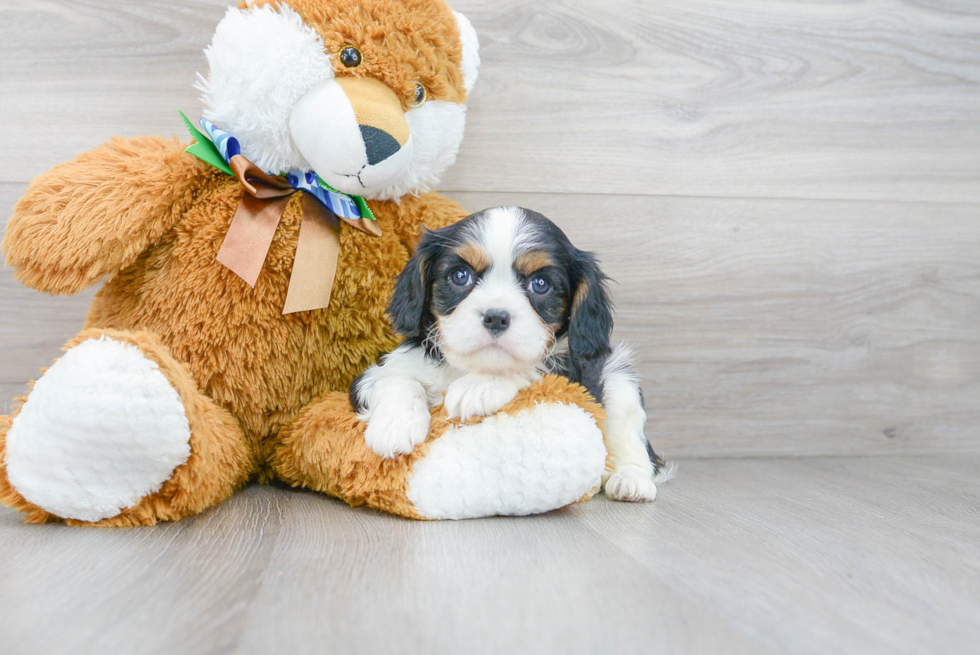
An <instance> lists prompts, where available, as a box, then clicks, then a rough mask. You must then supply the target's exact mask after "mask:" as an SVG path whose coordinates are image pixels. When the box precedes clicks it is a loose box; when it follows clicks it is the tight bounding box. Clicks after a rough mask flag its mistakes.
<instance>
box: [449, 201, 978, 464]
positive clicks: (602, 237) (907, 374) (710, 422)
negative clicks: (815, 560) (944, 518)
mask: <svg viewBox="0 0 980 655" xmlns="http://www.w3.org/2000/svg"><path fill="white" fill-rule="evenodd" d="M451 195H453V196H454V197H455V199H456V200H458V201H460V202H461V203H462V204H463V205H464V206H466V207H470V208H474V209H478V208H482V207H486V206H494V205H498V204H511V203H513V204H518V205H523V206H527V207H531V208H534V209H537V210H539V211H542V212H543V213H545V214H546V215H548V216H550V217H552V218H553V219H554V220H556V221H557V222H558V223H559V224H560V225H562V226H563V227H564V228H565V229H566V231H567V232H568V234H569V237H570V238H571V239H572V241H573V242H574V243H576V244H578V245H579V246H580V247H583V248H586V249H591V250H595V251H597V252H598V253H599V255H600V257H601V259H602V261H603V262H604V263H605V268H606V270H607V272H608V273H609V274H610V275H611V276H612V277H613V278H614V280H616V283H615V284H614V285H613V287H612V290H613V295H614V298H615V300H616V303H617V307H618V311H617V314H616V320H617V331H616V335H617V338H618V339H621V340H626V341H629V342H631V343H632V344H634V346H635V347H636V349H637V353H638V356H639V359H640V362H641V364H640V367H639V368H640V371H641V372H642V375H643V379H644V385H645V390H644V391H645V398H646V402H647V407H648V410H649V414H650V419H649V422H648V427H647V435H648V436H649V437H650V438H651V440H652V441H653V443H654V444H655V446H659V447H661V448H662V449H663V450H665V451H666V452H667V454H668V455H670V454H674V455H682V456H685V457H690V456H716V457H717V456H744V455H753V454H754V455H818V454H884V453H899V452H909V453H912V452H934V451H943V450H949V451H961V452H980V427H978V426H980V403H978V402H977V399H978V398H980V333H978V332H977V325H978V324H980V259H978V258H977V253H978V252H980V230H978V228H977V226H978V222H977V219H978V217H980V207H978V206H977V205H932V204H903V203H868V202H826V201H798V200H767V201H759V200H734V199H728V200H726V199H688V198H649V197H640V196H635V197H622V196H621V197H616V198H610V197H608V196H588V195H566V196H559V195H549V194H543V195H533V194H532V195H522V194H476V193H455V194H451Z"/></svg>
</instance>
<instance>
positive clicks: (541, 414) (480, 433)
mask: <svg viewBox="0 0 980 655" xmlns="http://www.w3.org/2000/svg"><path fill="white" fill-rule="evenodd" d="M605 461H606V449H605V447H604V445H603V442H602V433H601V432H600V431H599V428H598V427H597V426H596V423H595V420H594V419H593V418H592V416H591V415H590V414H589V413H588V412H586V411H585V410H584V409H582V408H581V407H578V406H576V405H570V404H569V405H566V404H561V403H547V404H545V403H541V404H537V405H535V406H533V407H525V408H523V409H520V410H517V411H511V412H508V411H505V412H502V413H501V414H498V415H496V416H491V417H489V418H486V419H484V420H483V421H482V422H479V423H476V424H470V425H460V426H454V427H451V428H449V430H447V431H446V433H445V434H443V435H442V437H441V438H439V439H437V440H435V441H433V442H432V443H430V444H429V451H428V453H427V454H426V456H425V457H424V458H421V459H419V460H418V461H417V462H415V466H414V469H413V471H412V474H411V475H410V476H409V478H408V490H407V494H406V495H407V497H408V499H409V500H410V501H411V502H412V504H413V505H414V506H415V509H416V510H417V511H418V512H419V514H420V515H421V516H423V517H425V518H432V519H468V518H477V517H481V516H495V515H511V516H515V515H516V516H521V515H526V514H539V513H541V512H547V511H549V510H553V509H557V508H559V507H564V506H565V505H570V504H572V503H574V502H576V501H578V500H579V499H581V498H582V497H584V496H586V495H588V494H589V493H590V492H591V491H593V490H595V489H596V488H597V487H598V485H599V481H600V478H601V476H602V471H603V468H604V466H605Z"/></svg>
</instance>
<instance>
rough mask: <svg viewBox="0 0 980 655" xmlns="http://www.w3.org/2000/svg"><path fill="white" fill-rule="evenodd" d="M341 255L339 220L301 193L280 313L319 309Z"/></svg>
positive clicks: (326, 297)
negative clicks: (290, 269) (293, 250)
mask: <svg viewBox="0 0 980 655" xmlns="http://www.w3.org/2000/svg"><path fill="white" fill-rule="evenodd" d="M339 257H340V221H338V220H337V217H336V216H334V215H333V214H332V213H331V212H329V211H328V210H327V208H326V207H324V206H323V205H321V204H320V203H319V202H318V201H317V200H316V199H315V198H311V197H310V196H308V195H304V196H303V222H302V223H300V226H299V242H298V243H297V244H296V258H295V259H294V260H293V272H292V275H290V276H289V290H288V291H287V292H286V305H285V307H283V308H282V313H283V314H292V313H293V312H305V311H307V310H311V309H321V308H323V307H326V306H327V305H329V304H330V291H331V289H333V279H334V277H335V276H336V275H337V260H338V258H339Z"/></svg>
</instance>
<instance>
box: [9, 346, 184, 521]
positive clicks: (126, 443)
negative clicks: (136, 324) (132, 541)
mask: <svg viewBox="0 0 980 655" xmlns="http://www.w3.org/2000/svg"><path fill="white" fill-rule="evenodd" d="M190 436H191V433H190V425H189V424H188V421H187V415H186V413H185V411H184V405H183V403H182V402H181V399H180V396H179V395H178V394H177V391H176V390H174V388H173V387H172V386H171V384H170V382H169V381H168V380H167V378H166V377H165V376H164V375H163V373H161V372H160V369H159V367H158V366H157V364H156V363H155V362H152V361H150V360H149V359H147V358H146V357H144V356H143V353H142V352H140V350H139V348H137V347H136V346H133V345H129V344H125V343H121V342H119V341H115V340H113V339H108V338H105V337H103V338H101V339H90V340H88V341H85V342H83V343H81V344H79V345H78V346H75V347H74V348H72V349H70V350H69V351H68V352H67V353H65V355H64V356H63V357H62V358H61V359H59V360H58V361H57V362H55V363H54V365H53V366H52V367H51V368H50V369H48V371H47V372H46V373H45V374H44V375H43V376H42V377H41V378H40V379H39V380H38V381H37V383H36V384H35V385H34V390H33V391H32V392H31V394H30V395H29V396H28V398H27V402H26V403H25V404H24V407H23V408H22V410H21V412H20V414H19V415H18V416H17V417H16V418H15V419H14V421H13V425H12V426H11V427H10V430H9V432H8V433H7V462H6V464H7V475H8V477H9V478H10V483H11V484H12V485H13V486H14V488H15V489H16V490H17V491H18V492H20V494H21V495H22V496H24V498H26V499H27V500H29V501H30V502H32V503H34V504H35V505H38V506H39V507H41V508H43V509H45V510H46V511H48V512H50V513H52V514H54V515H56V516H59V517H61V518H70V519H78V520H82V521H98V520H101V519H105V518H109V517H112V516H116V515H117V514H119V512H120V511H122V510H123V509H126V508H128V507H132V506H133V505H136V504H137V503H138V502H139V501H140V500H141V499H142V498H144V497H146V496H148V495H150V494H152V493H155V492H156V491H158V490H159V489H160V486H161V485H162V484H163V483H164V482H166V481H167V480H168V479H170V477H171V475H173V471H174V469H175V468H177V467H178V466H180V465H181V464H183V463H184V462H186V461H187V458H188V457H189V456H190Z"/></svg>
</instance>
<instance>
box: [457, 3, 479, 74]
mask: <svg viewBox="0 0 980 655" xmlns="http://www.w3.org/2000/svg"><path fill="white" fill-rule="evenodd" d="M453 13H454V14H456V24H457V25H458V26H459V36H460V39H461V40H462V42H463V86H464V87H465V88H466V92H467V93H469V92H470V91H471V90H472V89H473V85H474V84H476V78H477V75H478V74H479V72H480V41H479V39H477V38H476V30H475V29H473V24H472V23H470V21H469V19H468V18H466V16H464V15H463V14H461V13H459V12H458V11H454V12H453Z"/></svg>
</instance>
